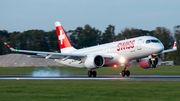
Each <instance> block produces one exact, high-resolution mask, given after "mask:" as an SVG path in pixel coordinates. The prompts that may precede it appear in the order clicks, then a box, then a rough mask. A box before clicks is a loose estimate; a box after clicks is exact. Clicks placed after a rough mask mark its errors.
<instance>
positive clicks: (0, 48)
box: [0, 24, 180, 64]
mask: <svg viewBox="0 0 180 101" xmlns="http://www.w3.org/2000/svg"><path fill="white" fill-rule="evenodd" d="M66 33H67V35H68V37H69V39H70V41H71V43H72V45H73V46H74V47H75V48H77V49H80V48H84V47H90V46H94V45H97V44H104V43H108V42H112V41H119V40H124V39H128V38H133V37H138V36H154V37H156V38H158V39H159V40H160V41H161V42H162V43H163V45H164V47H165V49H169V48H172V46H173V43H174V41H175V40H176V41H177V43H179V42H180V31H178V30H177V31H175V32H174V33H172V32H170V30H169V29H167V28H165V27H156V28H155V30H152V31H148V30H142V29H136V28H125V29H123V30H122V31H120V32H119V33H118V34H115V26H113V25H108V27H107V28H106V29H105V31H103V32H102V31H100V30H98V29H96V28H95V27H91V26H90V25H88V24H87V25H85V26H84V27H77V28H76V29H75V30H69V31H66ZM173 35H174V36H173ZM4 42H7V43H8V44H10V45H11V46H12V47H14V48H17V49H23V50H35V51H48V52H59V51H60V50H59V44H58V39H57V34H56V30H52V31H48V32H45V31H43V30H28V31H24V32H17V31H14V32H11V33H10V32H8V31H6V30H0V55H4V54H8V53H11V51H10V50H9V49H7V47H6V46H5V45H4ZM177 46H178V47H179V46H180V44H177ZM165 60H174V61H175V63H176V64H180V63H179V60H180V52H179V50H178V51H176V52H171V53H167V54H165Z"/></svg>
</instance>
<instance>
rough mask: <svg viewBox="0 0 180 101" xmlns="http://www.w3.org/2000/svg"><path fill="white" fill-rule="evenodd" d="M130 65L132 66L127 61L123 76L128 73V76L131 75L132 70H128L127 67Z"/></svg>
mask: <svg viewBox="0 0 180 101" xmlns="http://www.w3.org/2000/svg"><path fill="white" fill-rule="evenodd" d="M129 66H130V64H129V63H127V64H126V65H125V67H124V70H122V72H121V75H122V76H123V77H124V76H125V75H126V76H127V77H128V76H129V75H130V71H129V70H126V68H127V67H129Z"/></svg>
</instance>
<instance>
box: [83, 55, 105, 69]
mask: <svg viewBox="0 0 180 101" xmlns="http://www.w3.org/2000/svg"><path fill="white" fill-rule="evenodd" d="M104 62H105V61H104V58H103V57H102V56H100V55H88V56H87V58H86V60H85V67H86V68H88V69H95V68H99V67H102V66H103V65H104Z"/></svg>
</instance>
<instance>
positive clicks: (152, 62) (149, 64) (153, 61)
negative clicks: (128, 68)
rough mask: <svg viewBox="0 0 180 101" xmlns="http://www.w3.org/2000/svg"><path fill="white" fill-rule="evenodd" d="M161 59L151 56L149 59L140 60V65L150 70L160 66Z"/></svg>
mask: <svg viewBox="0 0 180 101" xmlns="http://www.w3.org/2000/svg"><path fill="white" fill-rule="evenodd" d="M158 61H159V58H158V56H149V57H148V58H142V59H140V60H139V65H140V66H141V67H142V68H143V69H148V68H156V66H157V64H158Z"/></svg>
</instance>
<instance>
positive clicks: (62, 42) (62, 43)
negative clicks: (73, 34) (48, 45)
mask: <svg viewBox="0 0 180 101" xmlns="http://www.w3.org/2000/svg"><path fill="white" fill-rule="evenodd" d="M55 26H56V32H57V36H58V41H59V47H60V49H61V52H62V53H65V52H70V51H74V50H75V49H74V48H73V46H72V45H71V42H70V41H69V39H68V37H67V35H66V33H65V31H64V29H63V27H62V26H61V24H60V22H55ZM70 47H71V48H70Z"/></svg>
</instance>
